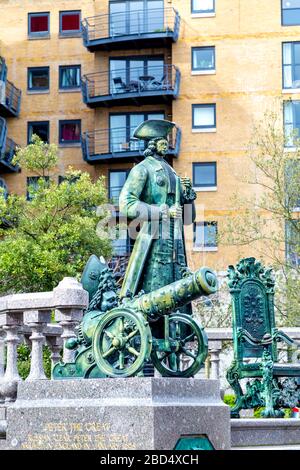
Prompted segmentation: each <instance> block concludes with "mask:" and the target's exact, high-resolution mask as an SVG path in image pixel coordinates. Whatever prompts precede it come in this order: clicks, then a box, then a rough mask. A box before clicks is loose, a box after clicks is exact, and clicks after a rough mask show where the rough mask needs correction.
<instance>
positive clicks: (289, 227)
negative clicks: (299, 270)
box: [285, 220, 300, 267]
mask: <svg viewBox="0 0 300 470" xmlns="http://www.w3.org/2000/svg"><path fill="white" fill-rule="evenodd" d="M285 237H286V238H285V243H286V259H287V261H288V262H289V263H290V264H291V265H292V266H294V267H297V266H300V221H299V220H293V221H292V220H290V221H287V222H286V227H285Z"/></svg>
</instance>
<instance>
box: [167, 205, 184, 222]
mask: <svg viewBox="0 0 300 470" xmlns="http://www.w3.org/2000/svg"><path fill="white" fill-rule="evenodd" d="M170 217H171V218H172V219H182V207H181V206H171V207H170Z"/></svg>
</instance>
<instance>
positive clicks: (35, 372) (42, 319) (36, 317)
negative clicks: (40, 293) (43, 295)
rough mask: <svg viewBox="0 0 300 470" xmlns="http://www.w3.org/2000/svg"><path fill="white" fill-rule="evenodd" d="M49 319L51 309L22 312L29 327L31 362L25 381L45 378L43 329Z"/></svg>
mask: <svg viewBox="0 0 300 470" xmlns="http://www.w3.org/2000/svg"><path fill="white" fill-rule="evenodd" d="M50 321H51V310H46V311H45V310H44V311H42V310H28V311H26V312H24V323H26V324H27V325H28V326H29V328H30V329H31V336H30V337H29V339H30V341H31V364H30V373H29V375H28V377H27V379H26V380H27V381H32V380H45V379H47V377H46V375H45V371H44V365H43V345H44V343H45V336H44V335H43V330H44V329H45V327H46V325H47V323H49V322H50Z"/></svg>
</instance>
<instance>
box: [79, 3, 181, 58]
mask: <svg viewBox="0 0 300 470" xmlns="http://www.w3.org/2000/svg"><path fill="white" fill-rule="evenodd" d="M179 28H180V16H179V14H178V12H177V11H176V10H175V9H174V8H153V9H150V8H149V9H143V10H139V9H137V10H135V11H131V12H120V13H110V14H105V15H98V16H93V17H88V18H85V19H84V20H83V21H82V35H83V43H84V45H85V47H87V48H88V49H89V50H90V51H94V50H97V49H108V50H110V49H113V48H115V47H114V45H115V46H116V47H118V48H120V47H123V48H124V47H130V43H131V47H132V41H135V42H139V43H141V42H143V41H145V44H143V45H145V46H146V47H153V45H154V44H155V45H156V44H160V43H162V44H163V41H168V40H169V41H170V42H175V41H177V39H178V35H179Z"/></svg>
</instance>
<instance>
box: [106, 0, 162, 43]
mask: <svg viewBox="0 0 300 470" xmlns="http://www.w3.org/2000/svg"><path fill="white" fill-rule="evenodd" d="M109 6H110V16H109V17H110V36H124V35H128V34H141V33H142V34H143V33H147V32H148V33H149V32H157V31H163V30H164V24H165V22H164V2H163V0H134V1H132V0H125V1H124V0H123V1H111V2H110V3H109Z"/></svg>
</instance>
